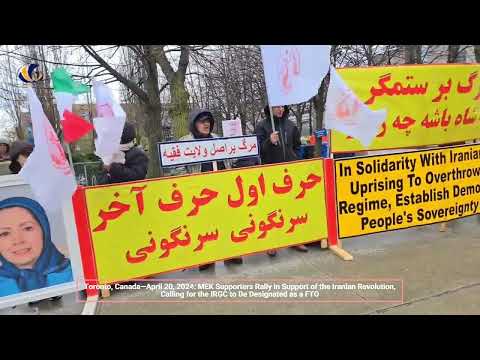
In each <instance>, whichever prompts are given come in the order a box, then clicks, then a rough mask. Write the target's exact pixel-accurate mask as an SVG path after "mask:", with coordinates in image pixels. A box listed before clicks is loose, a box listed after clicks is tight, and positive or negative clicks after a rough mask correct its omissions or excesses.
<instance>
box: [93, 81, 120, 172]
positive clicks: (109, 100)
mask: <svg viewBox="0 0 480 360" xmlns="http://www.w3.org/2000/svg"><path fill="white" fill-rule="evenodd" d="M93 91H94V93H95V102H96V107H97V117H96V118H94V119H93V126H94V127H95V132H96V133H97V138H96V139H95V154H96V155H97V156H99V157H100V158H102V161H103V163H104V164H105V165H110V164H111V163H112V160H113V157H114V155H115V154H116V153H118V152H119V151H120V150H119V148H120V139H121V137H122V132H123V126H124V125H125V121H126V117H127V115H126V114H125V111H123V109H122V107H121V106H120V105H119V104H118V103H117V102H116V101H115V100H114V99H113V94H112V90H111V89H110V88H109V87H108V86H106V85H105V84H103V83H101V82H98V81H94V82H93Z"/></svg>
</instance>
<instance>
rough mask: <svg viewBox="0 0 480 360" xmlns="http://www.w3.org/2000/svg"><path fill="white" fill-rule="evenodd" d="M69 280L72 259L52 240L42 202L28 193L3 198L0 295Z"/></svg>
mask: <svg viewBox="0 0 480 360" xmlns="http://www.w3.org/2000/svg"><path fill="white" fill-rule="evenodd" d="M70 281H73V275H72V268H71V265H70V260H69V259H67V258H66V257H65V256H64V255H63V254H62V253H60V252H59V251H58V249H57V248H56V247H55V245H54V244H53V242H52V239H51V232H50V224H49V221H48V218H47V214H46V213H45V210H44V209H43V208H42V206H41V205H40V204H39V203H38V202H36V201H35V200H32V199H29V198H25V197H12V198H8V199H6V200H3V201H1V202H0V296H7V295H13V294H18V293H20V292H24V291H31V290H36V289H40V288H43V287H47V286H53V285H58V284H63V283H66V282H70ZM58 298H60V297H55V298H52V299H58Z"/></svg>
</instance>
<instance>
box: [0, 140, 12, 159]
mask: <svg viewBox="0 0 480 360" xmlns="http://www.w3.org/2000/svg"><path fill="white" fill-rule="evenodd" d="M9 152H10V145H9V144H8V141H6V140H4V139H0V161H8V160H10V157H9V156H8V153H9Z"/></svg>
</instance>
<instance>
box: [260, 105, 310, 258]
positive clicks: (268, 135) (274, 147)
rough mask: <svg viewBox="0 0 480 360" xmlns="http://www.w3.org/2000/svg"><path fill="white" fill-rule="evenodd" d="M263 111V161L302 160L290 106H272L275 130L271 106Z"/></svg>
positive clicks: (301, 248)
mask: <svg viewBox="0 0 480 360" xmlns="http://www.w3.org/2000/svg"><path fill="white" fill-rule="evenodd" d="M263 111H264V113H265V119H263V120H262V121H260V122H259V123H258V124H257V127H256V128H255V134H257V137H258V143H259V146H260V157H261V159H262V163H263V164H278V163H282V162H288V161H295V160H300V159H299V157H298V155H297V154H298V152H299V150H300V145H301V141H300V132H299V131H298V128H297V125H295V123H293V122H292V121H290V120H289V119H288V114H289V108H288V106H286V105H285V106H273V107H272V111H273V122H274V124H275V131H273V129H272V120H271V118H270V108H269V106H268V105H267V106H265V108H264V109H263ZM293 248H295V249H296V250H298V251H302V252H307V251H308V248H307V247H306V246H305V245H298V246H293ZM267 254H268V255H270V256H275V255H277V252H276V251H275V250H270V251H268V252H267Z"/></svg>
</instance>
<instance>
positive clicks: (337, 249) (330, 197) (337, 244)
mask: <svg viewBox="0 0 480 360" xmlns="http://www.w3.org/2000/svg"><path fill="white" fill-rule="evenodd" d="M323 164H324V176H325V192H326V208H327V223H328V248H329V249H330V250H332V251H333V253H334V254H335V255H337V256H338V257H340V258H341V259H342V260H345V261H352V260H353V256H352V255H351V254H349V253H348V252H347V251H345V250H343V249H342V242H341V240H340V239H339V238H338V230H337V209H336V201H337V199H336V197H335V168H334V162H333V159H331V158H327V159H325V160H324V163H323Z"/></svg>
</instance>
